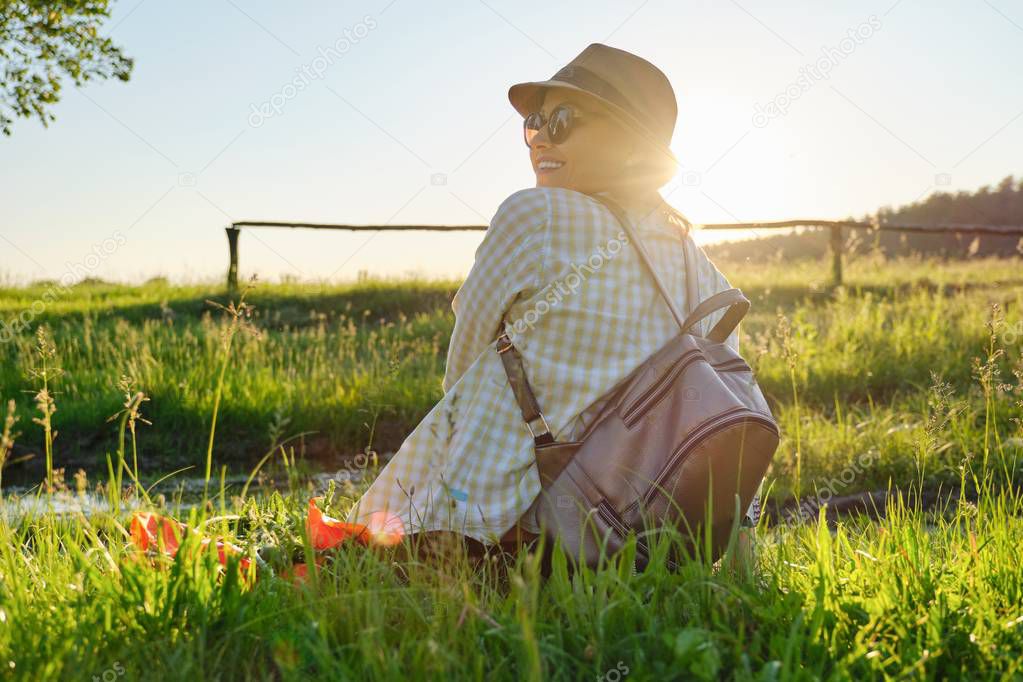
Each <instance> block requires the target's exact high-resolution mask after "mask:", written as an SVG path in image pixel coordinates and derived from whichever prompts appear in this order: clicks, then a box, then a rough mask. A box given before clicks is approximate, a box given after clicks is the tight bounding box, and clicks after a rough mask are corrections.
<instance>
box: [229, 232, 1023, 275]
mask: <svg viewBox="0 0 1023 682" xmlns="http://www.w3.org/2000/svg"><path fill="white" fill-rule="evenodd" d="M243 227H244V228H254V227H255V228H259V227H286V228H304V229H312V230H350V231H356V232H359V231H377V230H387V231H396V230H419V231H425V232H454V231H460V230H486V229H487V227H488V226H487V225H339V224H330V223H291V222H275V221H255V220H243V221H239V222H236V223H231V225H230V226H229V227H227V228H225V229H226V231H227V244H228V248H229V249H230V255H231V262H230V265H229V266H228V270H227V286H228V289H230V290H232V291H234V290H236V289H237V288H238V237H239V235H240V234H241V230H242V228H243ZM696 227H697V228H698V229H701V230H761V229H766V230H771V229H779V228H793V227H815V228H827V229H829V230H830V231H831V240H830V245H831V274H832V280H833V282H834V283H835V284H841V283H842V252H843V249H844V244H845V240H844V239H843V234H842V230H844V229H850V230H884V231H888V232H915V233H917V234H948V233H953V234H973V235H979V234H986V235H996V236H1002V237H1010V236H1019V237H1023V225H962V224H951V225H875V224H873V223H865V222H856V221H848V220H803V219H800V220H778V221H768V222H755V223H707V224H704V225H697V226H696Z"/></svg>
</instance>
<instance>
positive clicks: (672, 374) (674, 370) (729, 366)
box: [622, 350, 752, 428]
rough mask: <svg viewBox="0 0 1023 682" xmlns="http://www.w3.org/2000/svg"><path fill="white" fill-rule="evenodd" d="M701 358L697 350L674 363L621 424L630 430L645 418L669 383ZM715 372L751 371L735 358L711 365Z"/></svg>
mask: <svg viewBox="0 0 1023 682" xmlns="http://www.w3.org/2000/svg"><path fill="white" fill-rule="evenodd" d="M702 357H703V353H702V352H701V351H699V350H691V351H688V352H687V353H685V354H684V355H683V356H682V357H681V358H680V359H679V360H678V362H676V363H675V364H674V365H673V366H672V367H671V369H669V370H668V371H667V372H665V373H664V375H663V376H662V377H661V378H660V379H658V380H657V383H656V384H654V385H653V386H651V387H650V388H649V389H647V391H646V392H645V393H644V394H643V395H642V396H640V397H638V398H636V400H635V402H633V403H632V405H631V406H630V407H628V408H626V409H625V410H624V411H623V413H622V422H623V423H624V424H625V426H626V427H627V428H631V427H632V426H633V425H634V424H635V423H636V422H638V421H639V420H641V419H642V418H643V417H645V416H646V414H647V413H648V412H650V410H652V409H653V407H654V406H655V405H656V404H657V403H658V402H659V401H660V400H661V398H663V397H664V396H665V395H666V394H667V392H668V390H669V386H670V385H671V382H673V381H674V380H675V378H676V377H678V376H679V375H680V374H681V373H683V372H685V370H686V368H687V367H689V365H691V364H693V363H694V362H696V361H697V360H699V359H700V358H702ZM711 368H713V369H714V370H715V371H718V372H743V371H752V370H751V369H750V366H749V365H748V364H746V361H745V360H743V359H742V358H735V359H732V360H725V361H724V362H720V363H718V364H716V365H711Z"/></svg>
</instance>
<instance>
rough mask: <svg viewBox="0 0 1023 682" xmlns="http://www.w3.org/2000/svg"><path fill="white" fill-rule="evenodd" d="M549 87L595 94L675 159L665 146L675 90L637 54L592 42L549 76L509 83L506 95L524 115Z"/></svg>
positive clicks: (674, 110)
mask: <svg viewBox="0 0 1023 682" xmlns="http://www.w3.org/2000/svg"><path fill="white" fill-rule="evenodd" d="M552 87H560V88H567V89H569V90H575V91H576V92H582V93H585V94H586V95H587V96H589V97H593V98H595V99H597V100H600V102H602V103H603V104H604V105H605V106H606V107H607V108H608V109H610V110H611V111H612V112H613V113H614V114H615V115H616V116H617V117H618V118H619V119H620V120H621V121H622V122H623V123H624V124H626V125H627V126H628V127H629V128H631V129H632V130H633V131H635V132H636V133H638V134H639V135H640V136H641V137H643V138H645V139H646V140H647V141H648V142H649V143H651V144H652V145H653V146H654V147H655V148H656V149H658V150H659V151H661V152H665V153H666V154H667V155H668V156H669V157H670V158H671V159H672V160H673V161H674V160H675V155H674V154H673V153H672V151H671V148H670V146H669V145H670V144H671V136H672V134H673V133H674V132H675V119H676V118H677V116H678V104H677V103H676V102H675V91H674V90H673V89H672V87H671V83H669V82H668V77H667V76H665V75H664V73H663V72H662V71H661V70H660V69H658V68H657V67H656V66H654V65H653V64H651V63H650V62H648V61H647V60H645V59H643V58H642V57H639V56H637V55H634V54H632V53H631V52H626V51H625V50H619V49H618V48H615V47H610V46H608V45H603V44H601V43H592V44H591V45H589V46H588V47H587V48H586V49H585V50H583V51H582V52H580V53H579V55H578V56H577V57H576V58H575V59H573V60H572V61H570V62H569V63H568V64H567V65H565V66H564V67H562V68H561V69H560V70H559V71H558V72H557V73H555V74H554V75H553V76H551V77H550V79H548V80H545V81H533V82H529V83H517V84H515V85H513V86H511V87H510V88H509V89H508V99H509V100H510V101H511V104H512V106H513V107H515V110H516V111H518V112H519V113H520V114H522V116H523V117H525V116H528V115H529V114H530V113H532V112H533V111H536V110H537V109H539V103H540V99H539V98H540V96H542V94H543V93H544V92H545V91H546V90H547V89H548V88H552Z"/></svg>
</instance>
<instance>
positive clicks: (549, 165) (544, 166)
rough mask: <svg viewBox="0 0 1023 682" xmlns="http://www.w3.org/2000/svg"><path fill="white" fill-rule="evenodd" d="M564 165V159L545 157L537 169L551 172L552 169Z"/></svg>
mask: <svg viewBox="0 0 1023 682" xmlns="http://www.w3.org/2000/svg"><path fill="white" fill-rule="evenodd" d="M564 165H565V162H564V161H552V160H550V159H544V160H543V161H541V162H540V163H538V164H537V165H536V170H537V172H538V173H550V172H552V171H556V170H558V169H559V168H561V167H562V166H564Z"/></svg>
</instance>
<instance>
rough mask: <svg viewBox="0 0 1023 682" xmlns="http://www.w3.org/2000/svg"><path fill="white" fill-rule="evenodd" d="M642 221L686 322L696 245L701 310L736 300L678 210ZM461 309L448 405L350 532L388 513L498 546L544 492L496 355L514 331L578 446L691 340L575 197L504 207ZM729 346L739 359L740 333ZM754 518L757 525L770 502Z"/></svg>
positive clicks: (634, 217) (404, 450)
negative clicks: (669, 348)
mask: <svg viewBox="0 0 1023 682" xmlns="http://www.w3.org/2000/svg"><path fill="white" fill-rule="evenodd" d="M630 220H631V221H632V224H633V226H634V229H635V232H636V234H637V235H638V236H639V238H640V239H641V241H642V242H643V244H644V245H645V246H646V249H647V252H648V253H649V255H650V257H651V259H652V261H653V263H652V264H653V267H654V268H655V269H656V271H657V273H658V275H660V277H661V280H662V281H663V282H664V285H665V287H666V288H667V289H668V291H669V292H670V293H671V295H672V296H673V299H674V301H676V303H677V306H678V308H679V309H680V310H681V311H682V313H683V315H684V314H685V311H686V310H687V309H688V304H689V302H688V301H687V300H686V298H687V293H686V282H685V267H684V261H683V253H682V249H683V247H684V248H686V249H687V250H688V254H689V263H690V267H691V268H692V271H693V272H695V273H696V275H697V281H696V284H695V288H696V290H697V292H698V298H699V300H701V301H702V300H704V299H706V298H707V297H708V296H711V295H712V294H714V293H716V292H718V291H721V290H723V289H728V288H730V286H731V285H730V284H729V283H728V280H727V279H725V276H724V275H722V274H721V272H720V271H718V269H717V268H716V267H715V266H714V264H713V263H712V262H711V261H710V260H709V259H708V258H707V256H706V254H705V253H704V251H703V249H702V248H700V247H699V246H698V245H696V243H695V242H694V241H693V239H692V237H691V236H689V235H687V234H686V233H685V232H684V230H682V229H681V228H680V227H679V226H678V225H677V224H675V223H673V222H669V221H668V219H667V214H666V213H665V212H663V211H662V210H657V211H654V212H652V213H647V214H646V215H643V213H642V212H636V211H633V212H631V213H630ZM451 307H452V309H453V311H454V313H455V326H454V330H453V331H452V334H451V341H450V344H449V346H448V355H447V366H446V371H445V375H444V379H443V390H444V397H443V398H442V399H441V400H440V401H439V402H438V403H437V404H436V405H435V406H434V407H433V409H431V410H430V412H429V413H428V414H427V415H426V417H424V418H423V420H422V421H421V422H420V423H419V425H418V426H416V428H415V430H413V431H412V433H411V434H410V435H409V436H408V437H407V438H406V440H405V441H404V443H403V444H402V445H401V447H400V448H399V449H398V451H397V452H396V453H395V455H394V456H393V457H392V458H391V460H390V461H389V462H388V463H387V465H386V466H385V467H384V468H383V469H382V470H381V472H380V475H379V476H378V477H377V478H376V479H375V480H374V481H373V483H372V485H371V486H370V487H369V489H368V490H367V491H366V492H365V493H364V494H363V496H362V497H361V498H360V499H359V500H358V502H357V504H356V506H355V507H354V508H353V509H352V511H351V512H350V514H349V515H348V519H347V520H348V521H349V522H366V521H367V520H368V517H369V515H370V514H371V513H373V512H386V513H388V514H395V515H397V516H398V517H399V518H401V520H402V523H403V524H404V525H405V532H406V533H411V532H418V531H428V530H454V531H458V532H461V533H463V534H465V535H468V536H470V537H472V538H475V539H477V540H480V541H481V542H484V543H486V544H492V543H493V542H496V540H497V539H498V538H499V537H500V536H502V535H503V534H504V533H505V532H506V531H507V530H508V529H509V528H511V527H512V526H513V525H514V524H515V523H516V522H517V521H518V520H519V519H520V517H521V516H522V515H523V514H524V512H525V511H526V510H527V509H528V508H529V507H530V505H531V504H532V503H533V501H534V499H535V498H536V496H537V495H538V494H539V492H540V480H539V476H538V473H537V470H536V466H535V465H534V460H535V453H534V450H533V438H532V436H531V435H530V432H529V429H528V428H527V426H526V424H525V422H524V421H523V419H522V413H521V411H520V410H519V407H518V404H517V403H516V402H515V396H514V394H513V393H512V390H511V386H510V384H509V383H508V378H507V375H506V374H505V371H504V366H503V365H502V363H501V359H500V356H499V355H498V353H497V351H496V345H497V343H496V336H497V335H498V334H499V332H500V330H501V329H502V328H503V329H504V330H505V331H507V333H508V335H509V336H510V338H511V340H512V342H513V343H514V344H515V346H516V347H517V348H518V349H519V351H520V353H521V354H522V358H523V362H524V365H525V368H526V373H527V376H528V378H529V382H530V385H531V386H532V388H533V392H534V393H535V395H536V398H537V401H538V402H539V404H540V408H541V411H542V412H543V414H544V416H545V417H546V419H547V423H548V425H549V427H550V430H551V431H552V433H553V434H554V436H555V438H557V439H558V440H568V439H572V438H574V437H575V436H576V435H577V434H580V433H581V432H582V430H583V429H584V428H585V426H586V424H585V415H583V414H582V413H583V411H584V410H585V409H586V408H587V407H590V406H591V405H593V404H595V403H596V402H597V401H598V399H600V397H601V396H602V395H603V394H605V393H607V392H608V391H609V390H610V389H611V388H612V387H613V386H614V385H615V384H616V383H618V382H619V381H620V380H621V379H622V378H624V377H625V376H626V375H627V374H628V373H629V372H631V371H632V370H633V369H635V368H636V367H637V366H638V365H639V364H640V363H642V362H643V361H644V360H646V359H647V358H648V357H650V356H651V355H652V354H653V353H654V352H655V351H656V350H657V349H659V348H661V347H662V346H663V345H664V344H665V343H667V342H668V341H669V340H670V339H671V338H672V337H674V336H675V335H676V334H678V331H679V328H678V323H677V322H676V321H675V318H674V317H673V316H672V315H671V311H670V310H669V308H668V306H667V305H666V304H665V302H664V300H663V298H662V297H661V295H660V293H659V291H658V290H657V288H656V285H655V284H654V282H653V280H652V279H651V277H650V274H649V273H648V272H647V271H646V269H645V268H644V267H643V264H642V261H641V260H640V257H639V254H638V253H637V252H636V250H635V248H634V247H633V246H632V245H631V244H629V243H627V234H626V233H625V232H624V231H623V229H622V227H621V226H620V225H619V223H618V221H617V220H616V219H615V217H614V215H613V214H611V213H610V212H609V211H608V210H607V209H606V208H605V207H604V206H603V205H602V204H601V203H599V202H598V201H597V200H595V199H593V198H592V197H589V196H587V195H585V194H582V193H579V192H576V191H573V190H568V189H563V188H549V187H535V188H530V189H524V190H520V191H518V192H515V193H514V194H512V195H511V196H509V197H508V198H507V199H505V200H504V202H502V203H501V205H500V207H499V208H498V210H497V213H496V214H495V215H494V218H493V220H492V221H491V223H490V226H489V228H488V229H487V231H486V234H485V236H484V238H483V241H482V242H481V243H480V245H479V247H478V248H477V249H476V254H475V262H474V264H473V266H472V269H471V271H470V272H469V274H468V276H467V277H466V279H465V281H464V283H463V284H462V286H461V287H460V288H459V289H458V291H457V292H456V294H455V297H454V299H453V300H452V302H451ZM723 314H724V310H718V311H715V312H714V313H711V314H710V315H709V316H707V317H706V318H704V319H703V320H702V321H701V322H699V323H698V324H697V325H696V328H695V329H694V332H695V333H697V334H700V335H703V334H706V333H707V332H708V331H709V330H710V329H711V328H712V327H713V325H714V324H715V323H716V322H717V321H718V320H719V319H720V318H721V316H722V315H723ZM726 343H728V344H729V345H730V346H731V347H732V348H734V349H736V351H738V347H739V335H738V329H736V330H735V331H733V332H732V334H731V335H730V336H729V337H728V339H726ZM588 414H592V410H590V411H588ZM746 515H747V517H748V518H749V519H750V520H752V521H753V522H754V523H755V522H756V521H757V518H758V516H759V491H758V494H757V497H756V498H754V500H753V503H752V504H751V505H750V507H749V509H748V510H747V512H746ZM523 526H524V527H526V528H527V529H528V530H532V531H534V532H537V531H538V530H539V529H537V528H535V526H534V527H531V524H530V523H528V522H527V521H525V520H524V521H523Z"/></svg>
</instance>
